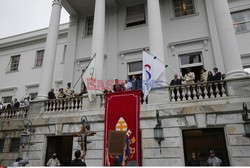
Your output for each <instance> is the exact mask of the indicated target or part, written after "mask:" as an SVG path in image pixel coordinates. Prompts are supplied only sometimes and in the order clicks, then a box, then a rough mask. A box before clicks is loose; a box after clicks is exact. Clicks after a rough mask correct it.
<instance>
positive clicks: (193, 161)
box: [188, 153, 200, 166]
mask: <svg viewBox="0 0 250 168" xmlns="http://www.w3.org/2000/svg"><path fill="white" fill-rule="evenodd" d="M188 166H200V162H199V160H198V159H197V158H196V155H195V153H192V158H191V159H190V160H189V161H188Z"/></svg>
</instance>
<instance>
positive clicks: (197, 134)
mask: <svg viewBox="0 0 250 168" xmlns="http://www.w3.org/2000/svg"><path fill="white" fill-rule="evenodd" d="M183 143H184V154H185V162H186V165H188V164H187V163H188V161H189V160H190V159H191V156H192V155H191V154H192V153H195V154H196V156H197V158H198V159H199V161H200V164H201V166H206V162H207V159H208V157H209V151H210V150H214V151H215V152H216V155H217V157H219V158H220V159H221V160H222V164H223V166H229V159H228V153H227V147H226V141H225V134H224V129H223V128H219V129H217V128H216V129H199V130H185V131H183Z"/></svg>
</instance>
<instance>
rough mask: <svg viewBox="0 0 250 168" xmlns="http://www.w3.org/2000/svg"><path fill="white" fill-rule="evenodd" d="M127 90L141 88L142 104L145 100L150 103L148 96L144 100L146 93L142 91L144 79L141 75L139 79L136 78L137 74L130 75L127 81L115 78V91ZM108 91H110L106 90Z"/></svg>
mask: <svg viewBox="0 0 250 168" xmlns="http://www.w3.org/2000/svg"><path fill="white" fill-rule="evenodd" d="M126 90H140V91H141V104H143V103H144V102H145V103H146V104H148V97H147V98H146V99H145V100H144V98H143V97H144V95H143V92H142V79H141V76H140V77H139V79H137V78H136V76H135V75H133V76H132V77H131V79H130V78H129V77H128V78H127V79H126V80H125V82H123V81H119V80H118V79H116V80H115V84H114V85H113V92H122V91H126ZM105 92H108V91H105Z"/></svg>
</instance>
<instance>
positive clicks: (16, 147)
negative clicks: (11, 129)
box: [9, 138, 20, 153]
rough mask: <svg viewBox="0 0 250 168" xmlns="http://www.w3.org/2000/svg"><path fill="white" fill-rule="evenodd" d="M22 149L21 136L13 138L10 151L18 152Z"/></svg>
mask: <svg viewBox="0 0 250 168" xmlns="http://www.w3.org/2000/svg"><path fill="white" fill-rule="evenodd" d="M19 150H20V138H11V142H10V150H9V152H10V153H17V152H19Z"/></svg>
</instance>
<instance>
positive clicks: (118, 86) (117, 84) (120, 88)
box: [113, 79, 122, 92]
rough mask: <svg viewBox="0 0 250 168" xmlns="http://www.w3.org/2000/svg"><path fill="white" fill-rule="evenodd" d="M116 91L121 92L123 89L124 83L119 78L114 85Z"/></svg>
mask: <svg viewBox="0 0 250 168" xmlns="http://www.w3.org/2000/svg"><path fill="white" fill-rule="evenodd" d="M113 91H114V92H120V91H122V85H121V84H120V83H119V81H118V79H116V80H115V84H114V86H113Z"/></svg>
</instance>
